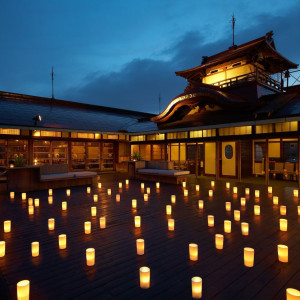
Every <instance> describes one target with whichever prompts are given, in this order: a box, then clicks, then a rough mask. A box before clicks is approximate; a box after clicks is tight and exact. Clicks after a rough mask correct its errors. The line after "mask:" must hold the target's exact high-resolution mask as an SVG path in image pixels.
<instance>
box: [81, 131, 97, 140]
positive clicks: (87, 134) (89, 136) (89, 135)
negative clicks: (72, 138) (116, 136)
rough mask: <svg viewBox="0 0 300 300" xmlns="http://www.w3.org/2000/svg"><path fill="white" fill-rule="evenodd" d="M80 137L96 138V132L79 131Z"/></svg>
mask: <svg viewBox="0 0 300 300" xmlns="http://www.w3.org/2000/svg"><path fill="white" fill-rule="evenodd" d="M78 138H79V139H94V138H95V134H94V133H85V132H78Z"/></svg>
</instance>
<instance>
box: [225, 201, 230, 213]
mask: <svg viewBox="0 0 300 300" xmlns="http://www.w3.org/2000/svg"><path fill="white" fill-rule="evenodd" d="M225 208H226V211H231V202H225Z"/></svg>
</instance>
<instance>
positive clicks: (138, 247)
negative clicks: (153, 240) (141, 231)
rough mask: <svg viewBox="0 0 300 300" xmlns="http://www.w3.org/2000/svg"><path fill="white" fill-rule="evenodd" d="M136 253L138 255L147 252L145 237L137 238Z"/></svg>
mask: <svg viewBox="0 0 300 300" xmlns="http://www.w3.org/2000/svg"><path fill="white" fill-rule="evenodd" d="M136 253H137V255H144V254H145V241H144V240H143V239H137V240H136Z"/></svg>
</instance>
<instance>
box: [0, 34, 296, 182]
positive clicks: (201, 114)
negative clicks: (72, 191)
mask: <svg viewBox="0 0 300 300" xmlns="http://www.w3.org/2000/svg"><path fill="white" fill-rule="evenodd" d="M272 35H273V33H272V32H269V33H267V34H266V35H265V36H263V37H260V38H258V39H256V40H253V41H250V42H248V43H245V44H242V45H239V46H232V47H230V48H229V49H228V50H226V51H224V52H221V53H218V54H216V55H213V56H210V57H206V56H204V57H203V59H202V63H201V65H199V66H197V67H195V68H192V69H188V70H184V71H179V72H176V75H177V76H181V77H183V78H185V79H186V80H187V82H188V84H187V87H186V88H185V90H184V92H183V93H182V94H180V95H178V96H177V97H175V98H174V99H173V100H172V101H171V102H170V103H169V104H168V106H167V107H166V108H165V110H164V111H163V112H162V113H160V114H159V115H157V116H154V115H151V114H147V113H141V112H135V111H129V110H122V109H115V108H109V107H103V106H95V105H87V104H82V103H76V102H70V101H62V100H56V99H51V98H41V97H33V96H27V95H20V94H14V93H5V92H1V93H0V164H1V165H3V166H9V165H10V164H14V162H15V159H16V157H18V156H20V155H22V156H23V157H24V159H25V160H26V163H27V164H30V165H41V164H62V163H64V164H68V166H69V170H82V169H89V170H97V171H99V172H103V171H118V170H120V169H121V168H122V166H124V164H122V162H125V161H128V160H130V157H131V155H132V154H133V153H138V154H139V155H140V156H141V157H142V158H143V159H144V160H171V161H174V164H175V168H177V169H187V170H189V171H190V172H191V173H192V174H193V173H194V174H197V175H209V176H215V177H217V178H219V177H233V178H238V179H241V178H243V177H248V176H253V175H255V176H258V175H264V176H266V178H269V175H271V176H273V177H274V178H280V179H282V178H284V179H290V180H299V176H298V170H299V153H300V151H299V145H300V143H299V133H298V128H299V121H300V87H299V85H298V86H297V85H296V86H289V84H288V80H289V77H290V75H291V74H292V72H293V70H294V69H297V64H295V63H293V62H291V61H289V60H288V59H286V58H285V57H283V56H282V55H281V54H280V53H279V52H278V51H277V50H276V48H275V44H274V40H273V38H272ZM38 116H41V118H39V117H38Z"/></svg>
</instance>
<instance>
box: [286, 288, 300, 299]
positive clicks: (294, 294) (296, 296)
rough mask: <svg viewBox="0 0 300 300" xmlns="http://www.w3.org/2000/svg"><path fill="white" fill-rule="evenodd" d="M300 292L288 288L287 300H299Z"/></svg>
mask: <svg viewBox="0 0 300 300" xmlns="http://www.w3.org/2000/svg"><path fill="white" fill-rule="evenodd" d="M299 299H300V291H299V290H296V289H291V288H288V289H286V300H299Z"/></svg>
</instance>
